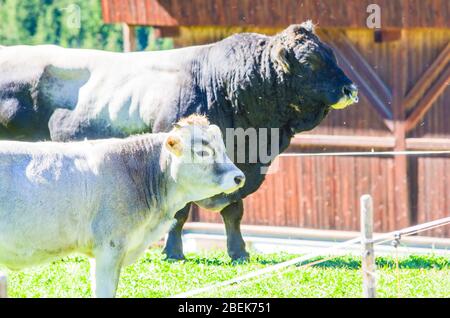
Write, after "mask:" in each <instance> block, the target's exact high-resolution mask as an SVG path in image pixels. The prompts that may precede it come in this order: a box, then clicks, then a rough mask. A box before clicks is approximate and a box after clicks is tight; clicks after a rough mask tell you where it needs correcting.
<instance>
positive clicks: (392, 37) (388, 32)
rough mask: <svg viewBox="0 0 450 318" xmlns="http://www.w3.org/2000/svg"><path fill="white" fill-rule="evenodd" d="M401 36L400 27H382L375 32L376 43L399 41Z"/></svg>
mask: <svg viewBox="0 0 450 318" xmlns="http://www.w3.org/2000/svg"><path fill="white" fill-rule="evenodd" d="M400 38H401V30H400V29H380V30H375V31H374V32H373V39H374V41H375V43H382V42H392V41H398V40H400Z"/></svg>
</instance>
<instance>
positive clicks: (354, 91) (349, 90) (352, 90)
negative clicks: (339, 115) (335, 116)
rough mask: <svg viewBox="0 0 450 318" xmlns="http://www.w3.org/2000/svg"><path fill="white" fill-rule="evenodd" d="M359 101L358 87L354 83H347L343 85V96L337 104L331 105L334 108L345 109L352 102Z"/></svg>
mask: <svg viewBox="0 0 450 318" xmlns="http://www.w3.org/2000/svg"><path fill="white" fill-rule="evenodd" d="M358 101H359V98H358V88H357V87H356V86H355V85H354V84H351V85H345V86H344V87H342V97H341V98H340V99H339V101H338V102H337V103H336V104H333V105H331V108H333V109H344V108H346V107H347V106H349V105H351V104H355V103H357V102H358Z"/></svg>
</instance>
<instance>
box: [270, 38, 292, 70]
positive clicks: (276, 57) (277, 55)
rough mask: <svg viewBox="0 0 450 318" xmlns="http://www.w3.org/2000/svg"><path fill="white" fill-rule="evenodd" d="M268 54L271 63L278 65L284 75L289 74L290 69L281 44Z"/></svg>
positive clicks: (284, 49)
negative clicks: (270, 57)
mask: <svg viewBox="0 0 450 318" xmlns="http://www.w3.org/2000/svg"><path fill="white" fill-rule="evenodd" d="M270 53H271V56H272V60H273V62H274V63H275V64H276V65H278V66H279V67H280V68H281V69H282V70H283V72H284V73H286V74H289V73H290V70H291V68H290V65H289V61H288V59H287V50H286V48H285V47H284V46H283V45H282V44H281V43H278V44H276V45H275V46H274V47H273V48H272V50H271V52H270Z"/></svg>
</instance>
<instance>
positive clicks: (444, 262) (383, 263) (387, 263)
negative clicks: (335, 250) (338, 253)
mask: <svg viewBox="0 0 450 318" xmlns="http://www.w3.org/2000/svg"><path fill="white" fill-rule="evenodd" d="M319 259H321V258H315V259H313V260H310V261H308V262H304V263H300V264H299V265H298V266H300V265H304V264H308V263H312V262H315V261H317V260H319ZM375 263H376V265H377V267H378V268H389V269H392V268H395V267H396V262H395V259H394V258H393V257H377V258H376V259H375ZM398 264H399V268H400V269H439V270H441V269H450V258H448V257H443V256H417V255H411V256H408V257H406V258H404V257H403V258H400V259H399V262H398ZM312 266H313V267H319V268H343V269H353V270H357V269H360V268H361V260H360V259H358V258H356V257H336V258H333V259H331V260H328V261H325V262H323V263H320V264H317V265H312Z"/></svg>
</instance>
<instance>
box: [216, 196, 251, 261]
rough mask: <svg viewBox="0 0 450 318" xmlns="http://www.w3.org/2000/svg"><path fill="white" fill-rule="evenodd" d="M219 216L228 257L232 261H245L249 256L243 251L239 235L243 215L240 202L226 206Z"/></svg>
mask: <svg viewBox="0 0 450 318" xmlns="http://www.w3.org/2000/svg"><path fill="white" fill-rule="evenodd" d="M220 214H221V215H222V218H223V222H224V223H225V230H226V232H227V248H228V255H230V257H231V259H232V260H247V259H248V258H249V254H248V253H247V251H246V250H245V242H244V239H243V238H242V234H241V220H242V216H243V214H244V204H243V202H242V200H239V201H237V202H234V203H232V204H230V205H228V206H227V207H225V208H224V209H223V210H222V211H221V212H220Z"/></svg>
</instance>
